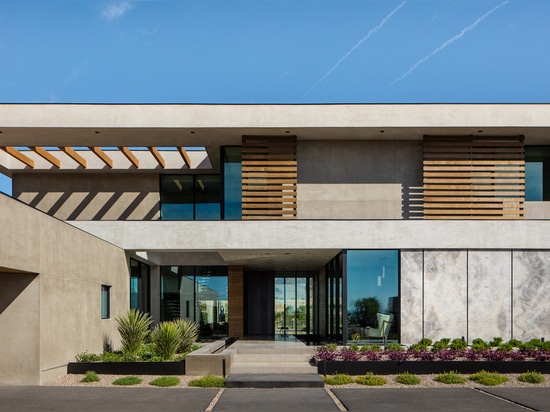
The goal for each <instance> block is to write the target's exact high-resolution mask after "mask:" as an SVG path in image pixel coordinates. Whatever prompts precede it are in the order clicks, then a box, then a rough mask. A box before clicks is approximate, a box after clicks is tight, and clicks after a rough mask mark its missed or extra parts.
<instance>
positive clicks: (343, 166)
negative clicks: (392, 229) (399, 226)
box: [297, 140, 422, 219]
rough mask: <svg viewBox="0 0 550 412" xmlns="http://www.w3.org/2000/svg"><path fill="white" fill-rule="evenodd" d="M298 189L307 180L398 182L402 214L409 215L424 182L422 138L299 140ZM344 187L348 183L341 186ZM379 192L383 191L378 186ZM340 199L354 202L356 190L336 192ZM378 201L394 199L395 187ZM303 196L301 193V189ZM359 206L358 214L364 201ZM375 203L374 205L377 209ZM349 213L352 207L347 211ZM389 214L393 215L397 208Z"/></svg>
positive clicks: (373, 182) (347, 182)
mask: <svg viewBox="0 0 550 412" xmlns="http://www.w3.org/2000/svg"><path fill="white" fill-rule="evenodd" d="M297 153H298V184H299V187H298V190H300V187H301V185H305V184H323V185H331V184H376V185H380V186H381V185H383V184H399V185H401V187H402V192H403V197H402V209H403V218H405V219H408V218H409V216H410V214H411V209H412V208H413V205H412V204H413V203H414V199H415V193H416V192H418V187H421V186H422V142H421V141H407V140H397V141H381V140H348V141H324V140H323V141H304V140H299V141H298V146H297ZM342 188H345V186H342ZM377 190H378V193H379V194H384V192H382V191H381V188H377ZM336 194H338V195H339V196H340V198H339V201H340V202H345V201H348V200H349V201H351V202H354V201H356V200H357V199H356V198H355V197H354V196H356V195H355V194H352V193H351V192H349V193H348V194H347V196H346V194H345V193H342V192H337V193H336ZM384 195H385V196H386V195H387V197H385V196H383V197H382V198H380V197H379V196H378V197H377V198H375V200H376V202H377V203H379V202H380V201H387V202H391V203H393V202H395V199H394V191H393V189H392V188H388V190H387V192H386V193H385V194H384ZM298 196H299V197H300V193H299V192H298ZM356 205H357V206H358V208H357V210H356V214H357V217H356V216H352V217H350V218H360V215H361V214H364V211H362V210H361V209H362V207H363V206H364V204H360V203H356ZM376 206H377V205H376V203H373V208H374V209H376ZM346 213H347V214H350V212H349V211H347V212H346ZM386 218H395V217H394V208H392V209H391V211H389V212H388V215H387V217H386Z"/></svg>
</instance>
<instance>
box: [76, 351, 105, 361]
mask: <svg viewBox="0 0 550 412" xmlns="http://www.w3.org/2000/svg"><path fill="white" fill-rule="evenodd" d="M75 358H76V361H77V362H97V361H99V360H100V359H101V356H99V355H96V354H95V353H89V352H88V351H84V352H82V353H79V354H77V355H76V356H75Z"/></svg>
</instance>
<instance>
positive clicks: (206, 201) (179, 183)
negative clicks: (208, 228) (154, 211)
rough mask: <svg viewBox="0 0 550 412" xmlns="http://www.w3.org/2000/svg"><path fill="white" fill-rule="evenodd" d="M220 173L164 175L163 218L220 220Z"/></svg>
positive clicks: (162, 193) (162, 184)
mask: <svg viewBox="0 0 550 412" xmlns="http://www.w3.org/2000/svg"><path fill="white" fill-rule="evenodd" d="M220 197H221V195H220V177H219V175H161V176H160V215H161V219H162V220H219V219H220V216H221V206H220Z"/></svg>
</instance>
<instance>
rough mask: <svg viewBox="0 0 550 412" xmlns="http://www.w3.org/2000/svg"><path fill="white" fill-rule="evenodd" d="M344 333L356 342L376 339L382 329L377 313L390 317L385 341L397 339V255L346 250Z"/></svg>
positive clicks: (388, 251) (375, 251) (373, 251)
mask: <svg viewBox="0 0 550 412" xmlns="http://www.w3.org/2000/svg"><path fill="white" fill-rule="evenodd" d="M346 282H347V287H346V291H347V306H346V309H347V321H348V324H347V332H348V339H349V338H351V336H352V335H354V334H355V336H354V337H357V335H359V338H360V340H365V339H367V340H368V339H369V337H371V338H372V337H378V338H380V337H381V335H382V334H383V333H378V336H373V335H376V333H375V331H376V330H380V328H382V327H384V325H381V324H380V323H381V319H384V318H381V317H380V316H378V314H382V315H393V317H392V323H391V326H390V328H389V331H388V332H389V335H388V338H389V339H397V338H398V331H397V324H398V322H397V316H398V315H399V252H398V251H397V250H348V251H347V257H346ZM369 335H370V336H369Z"/></svg>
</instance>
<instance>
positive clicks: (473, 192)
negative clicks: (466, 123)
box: [423, 136, 525, 219]
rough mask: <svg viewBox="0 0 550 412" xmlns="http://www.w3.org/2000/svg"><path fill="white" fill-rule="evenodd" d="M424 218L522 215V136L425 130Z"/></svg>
mask: <svg viewBox="0 0 550 412" xmlns="http://www.w3.org/2000/svg"><path fill="white" fill-rule="evenodd" d="M423 181H424V187H423V189H424V219H523V203H524V198H525V146H524V139H523V136H514V137H477V136H443V137H437V136H425V137H424V168H423Z"/></svg>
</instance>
